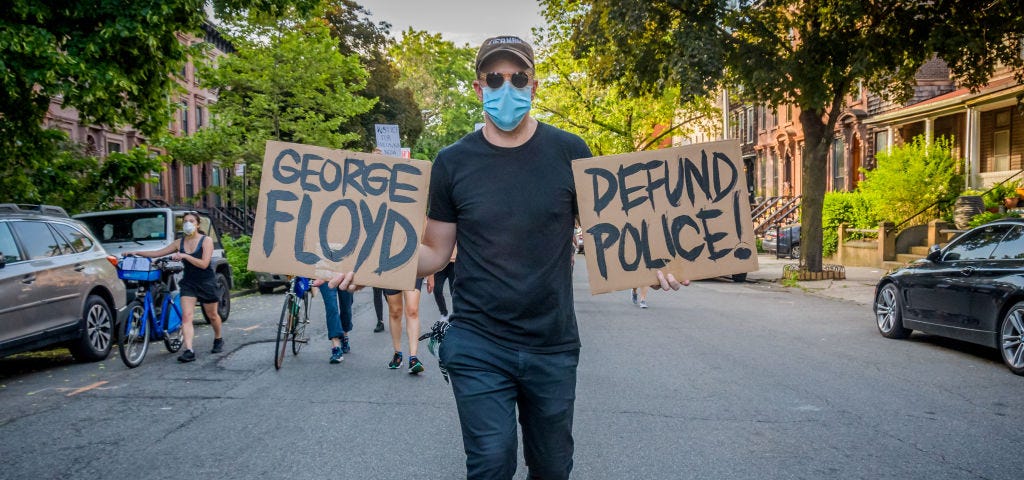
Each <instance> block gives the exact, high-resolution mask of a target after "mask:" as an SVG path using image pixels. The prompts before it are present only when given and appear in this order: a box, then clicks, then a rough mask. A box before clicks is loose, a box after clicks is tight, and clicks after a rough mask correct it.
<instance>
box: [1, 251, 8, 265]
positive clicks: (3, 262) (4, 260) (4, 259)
mask: <svg viewBox="0 0 1024 480" xmlns="http://www.w3.org/2000/svg"><path fill="white" fill-rule="evenodd" d="M6 266H7V257H5V256H4V252H0V268H4V267H6Z"/></svg>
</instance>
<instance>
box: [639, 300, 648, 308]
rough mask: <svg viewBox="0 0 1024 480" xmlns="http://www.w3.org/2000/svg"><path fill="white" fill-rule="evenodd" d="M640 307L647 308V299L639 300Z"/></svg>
mask: <svg viewBox="0 0 1024 480" xmlns="http://www.w3.org/2000/svg"><path fill="white" fill-rule="evenodd" d="M640 308H647V300H640Z"/></svg>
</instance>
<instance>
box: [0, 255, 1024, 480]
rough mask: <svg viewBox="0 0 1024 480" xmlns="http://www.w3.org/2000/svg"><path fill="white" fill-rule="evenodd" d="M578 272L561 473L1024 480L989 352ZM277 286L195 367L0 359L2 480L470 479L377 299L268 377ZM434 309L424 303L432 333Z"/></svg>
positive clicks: (160, 352) (850, 313) (748, 289)
mask: <svg viewBox="0 0 1024 480" xmlns="http://www.w3.org/2000/svg"><path fill="white" fill-rule="evenodd" d="M574 275H575V276H574V289H575V294H576V311H577V316H578V319H579V325H580V330H581V336H582V341H583V350H582V354H581V361H580V367H579V381H578V388H577V397H578V398H577V402H576V417H575V419H576V421H575V429H574V432H575V438H576V456H575V460H576V463H575V470H574V475H573V477H574V478H580V479H623V478H626V479H691V478H692V479H709V478H713V479H717V478H728V479H748V478H749V479H754V478H757V479H764V478H779V479H823V478H835V479H851V478H853V479H857V478H864V479H869V478H870V479H882V478H888V479H917V478H922V479H924V478H927V479H975V478H977V479H1003V478H1020V461H1019V452H1020V451H1021V448H1022V447H1024V431H1022V429H1021V428H1020V426H1021V425H1024V378H1021V377H1017V376H1014V375H1012V374H1011V373H1009V372H1008V371H1007V370H1006V368H1005V367H1003V365H1002V364H1001V362H1000V361H999V356H998V353H997V352H996V351H994V350H988V349H983V348H980V347H973V346H970V345H968V344H963V343H959V342H955V341H951V340H944V339H939V338H936V337H931V336H926V335H921V334H915V335H914V336H912V337H911V339H910V340H907V341H895V340H887V339H884V338H882V337H881V336H880V335H879V334H878V333H877V330H876V328H875V325H874V319H873V316H872V313H871V310H870V305H869V304H866V303H864V302H858V301H851V300H845V299H841V298H833V297H828V296H823V295H817V294H815V293H814V292H813V291H809V290H808V289H806V288H790V287H782V286H780V284H779V283H777V282H770V281H767V280H757V281H753V282H746V283H733V282H731V281H727V280H724V279H716V280H707V281H701V282H695V283H693V284H692V285H691V286H689V287H686V288H685V289H683V290H682V291H680V292H674V293H665V292H652V293H651V294H650V297H649V299H648V301H649V303H650V308H649V309H646V310H641V309H639V308H637V307H636V306H634V305H633V304H632V303H631V302H629V300H628V295H627V294H626V293H625V292H619V293H614V294H604V295H598V296H591V295H590V294H589V291H588V287H587V282H586V271H585V266H584V262H582V261H578V262H577V266H576V271H575V274H574ZM282 298H283V297H282V295H280V294H273V295H262V296H261V295H250V296H245V297H241V298H236V299H235V300H234V302H233V309H234V310H233V312H232V314H231V319H230V321H229V322H228V323H227V324H226V335H225V337H226V340H227V348H226V352H225V353H224V354H220V355H211V354H209V353H208V351H209V348H210V344H211V343H212V334H211V330H210V328H209V327H208V326H205V325H200V327H199V330H198V332H199V338H198V340H197V353H198V355H199V360H198V361H197V362H195V363H192V364H186V365H181V364H178V363H177V362H175V360H174V357H175V355H172V354H169V353H167V352H166V351H165V350H164V349H163V345H162V344H159V343H158V344H155V345H153V346H151V349H150V353H149V356H148V357H147V358H146V360H145V362H144V363H143V364H142V365H141V366H140V367H139V368H136V369H131V370H129V369H127V368H126V367H124V365H123V364H122V363H121V361H120V359H118V358H117V357H116V355H112V356H111V357H110V358H109V359H108V360H106V361H105V362H101V363H94V364H75V363H73V362H71V361H70V360H69V357H68V356H67V355H66V354H63V353H61V351H54V352H51V353H50V354H46V355H39V354H37V355H33V356H28V357H26V356H19V357H14V358H7V359H0V405H2V407H3V408H2V409H0V479H50V478H54V479H56V478H61V479H68V478H74V479H78V478H81V479H95V478H110V477H117V478H126V477H127V478H145V479H163V478H167V479H180V478H195V479H205V478H225V479H235V478H237V479H251V478H295V479H306V478H309V479H320V478H333V479H396V480H397V479H453V478H461V477H464V476H465V467H464V460H465V458H464V455H463V452H462V443H461V436H460V434H459V428H458V419H457V413H456V410H455V404H454V401H453V399H452V395H451V390H450V389H449V388H448V387H447V386H446V385H445V383H444V381H443V380H442V378H441V375H440V374H439V373H438V371H437V362H436V359H434V358H433V357H432V356H431V355H430V354H429V353H427V352H426V348H423V349H422V350H423V351H422V352H421V358H423V359H424V363H425V364H426V367H427V371H426V372H425V373H423V374H421V375H419V376H412V375H409V374H407V373H406V372H405V370H404V369H403V370H398V371H392V370H388V369H387V368H386V364H387V362H388V360H389V359H390V356H391V347H390V338H389V333H386V332H385V333H373V332H372V330H373V326H374V323H375V319H374V318H373V308H372V304H371V303H370V294H369V292H368V291H365V292H359V293H357V295H356V306H355V308H356V315H355V317H356V318H355V330H354V331H353V332H352V348H353V350H352V352H351V353H350V354H348V355H346V356H345V361H344V362H343V363H342V364H340V365H331V364H329V363H328V362H327V359H328V356H329V350H330V344H329V342H328V341H327V339H326V338H325V337H326V335H325V332H326V328H325V327H324V325H323V322H322V321H319V320H320V319H322V315H323V308H322V303H321V302H320V299H319V298H317V299H315V301H314V310H313V312H312V315H311V317H312V318H313V319H315V320H317V321H314V323H313V327H314V328H313V336H314V341H313V342H312V343H311V344H310V345H308V346H306V348H305V349H303V350H302V351H301V353H300V354H299V355H298V356H291V355H289V356H288V358H286V359H285V362H284V366H283V368H282V369H281V370H279V371H277V370H275V369H274V367H273V362H272V358H273V354H272V350H273V339H274V326H275V325H276V321H277V316H278V314H279V311H280V305H281V301H282ZM437 315H438V314H437V309H436V307H435V305H434V301H433V298H432V296H428V295H425V294H424V295H423V300H422V302H421V317H422V322H423V326H424V328H429V326H430V324H432V323H433V321H434V320H435V319H436V317H437ZM424 347H425V345H424ZM520 457H521V450H520ZM520 462H521V460H520ZM517 478H525V469H524V468H522V467H520V470H519V472H518V474H517Z"/></svg>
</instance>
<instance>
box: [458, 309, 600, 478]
mask: <svg viewBox="0 0 1024 480" xmlns="http://www.w3.org/2000/svg"><path fill="white" fill-rule="evenodd" d="M579 358H580V351H579V350H578V349H576V350H570V351H566V352H556V353H532V352H527V351H523V350H514V349H510V348H506V347H503V346H501V345H498V344H496V343H494V342H493V341H491V340H490V339H488V338H486V337H484V336H482V335H480V334H477V333H476V332H473V331H472V330H469V329H466V328H459V326H458V323H455V324H452V328H449V329H448V332H447V334H445V337H444V341H443V342H441V351H440V352H439V354H438V359H439V360H440V362H441V364H442V365H443V366H444V367H445V368H446V369H447V370H448V375H449V376H450V378H451V383H452V391H453V392H454V393H455V404H456V406H457V407H458V410H459V422H460V423H461V425H462V444H463V446H464V447H465V449H466V477H467V478H469V479H486V480H511V478H512V477H513V475H515V472H516V464H517V463H518V462H517V461H516V450H517V447H518V445H517V444H518V440H517V439H516V412H517V411H518V413H519V424H520V425H521V426H522V429H523V456H524V458H525V460H526V467H527V469H528V470H529V473H528V478H531V479H533V478H538V479H545V480H564V479H567V478H569V474H570V472H572V454H573V439H572V419H573V408H574V404H575V402H576V366H577V364H578V363H579Z"/></svg>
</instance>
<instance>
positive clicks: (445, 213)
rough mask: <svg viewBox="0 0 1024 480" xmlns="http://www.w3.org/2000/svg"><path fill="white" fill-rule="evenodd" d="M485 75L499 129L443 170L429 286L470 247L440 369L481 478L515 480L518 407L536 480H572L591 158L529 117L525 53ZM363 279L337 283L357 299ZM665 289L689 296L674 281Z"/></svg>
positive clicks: (477, 139)
mask: <svg viewBox="0 0 1024 480" xmlns="http://www.w3.org/2000/svg"><path fill="white" fill-rule="evenodd" d="M476 73H477V78H476V80H474V82H473V89H474V90H475V91H476V94H477V98H479V99H480V100H481V101H483V104H484V111H485V112H486V113H487V116H486V124H485V125H484V127H483V129H481V130H478V131H475V132H473V133H470V134H469V135H466V136H465V137H463V138H462V139H461V140H459V141H458V142H457V143H455V144H454V145H451V146H450V147H448V148H446V149H444V150H442V151H441V153H440V154H438V156H437V159H436V160H435V161H434V164H433V167H432V169H431V174H430V176H431V180H430V211H429V215H428V217H429V218H428V220H427V226H426V230H425V232H424V235H423V240H422V245H421V247H420V251H419V270H418V273H417V275H418V276H424V275H430V274H432V273H434V272H436V271H438V270H440V269H441V268H443V267H444V266H445V264H447V263H448V261H449V259H450V258H451V255H452V251H453V249H454V248H455V245H456V243H458V246H459V261H458V262H457V263H456V267H455V277H456V278H457V279H458V286H457V287H456V288H454V289H453V294H452V295H453V304H454V308H453V309H452V314H451V327H450V328H449V329H448V331H447V333H446V334H445V337H444V341H443V342H442V343H441V347H440V353H439V359H440V363H441V366H442V367H444V368H446V369H447V371H448V373H449V375H450V377H451V384H452V390H453V391H454V393H455V401H456V404H457V405H458V410H459V419H460V422H461V424H462V437H463V444H464V446H465V449H466V455H467V459H466V467H467V474H468V477H469V478H483V479H510V478H512V476H513V474H514V473H515V470H516V463H517V461H516V450H517V439H516V411H517V408H518V412H519V421H520V424H521V425H522V429H523V430H522V434H523V446H524V450H525V451H524V455H525V459H526V464H527V465H528V466H529V470H530V472H529V474H530V477H531V478H544V479H564V478H568V477H569V473H570V472H571V470H572V455H573V438H572V423H573V406H574V402H575V397H576V366H577V363H578V361H579V347H580V341H579V333H578V331H577V327H576V317H575V312H574V309H573V297H572V270H571V266H570V261H571V258H570V257H569V256H568V255H566V252H567V251H568V250H569V247H570V244H569V242H570V241H572V236H571V233H572V231H573V225H574V224H575V216H576V214H577V207H576V187H575V185H574V183H573V173H572V163H574V162H573V160H576V159H579V158H586V157H589V156H590V150H589V148H587V146H586V144H585V143H584V142H583V140H581V139H580V138H579V137H577V136H575V135H572V134H570V133H568V132H564V131H562V130H559V129H557V128H554V127H552V126H550V125H546V124H542V123H539V122H538V121H537V120H535V119H534V118H532V117H530V115H529V111H530V107H531V102H532V100H533V95H534V94H535V93H536V89H537V81H536V80H535V78H534V70H533V50H532V48H531V47H530V46H529V45H528V44H527V43H526V42H524V41H522V40H520V39H519V38H516V37H497V38H491V39H488V40H487V41H485V42H484V44H483V46H482V47H481V48H480V50H479V52H478V53H477V60H476ZM353 275H354V274H353V273H351V272H350V273H347V274H344V275H338V276H336V277H335V278H334V279H333V280H332V284H336V285H339V288H351V289H355V288H357V287H356V286H355V285H353ZM657 280H658V281H660V282H661V286H662V287H663V288H666V289H667V288H672V289H678V288H679V287H680V285H681V284H680V283H679V282H677V281H676V280H675V278H674V277H673V276H671V275H668V276H665V275H662V274H660V273H659V274H658V275H657ZM649 281H651V282H653V281H655V278H654V276H653V275H652V276H651V277H650V278H649Z"/></svg>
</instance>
